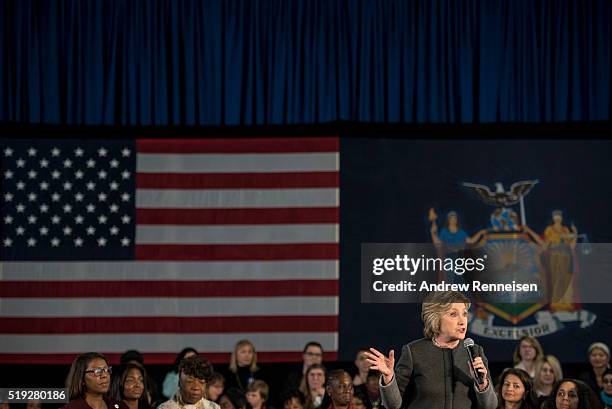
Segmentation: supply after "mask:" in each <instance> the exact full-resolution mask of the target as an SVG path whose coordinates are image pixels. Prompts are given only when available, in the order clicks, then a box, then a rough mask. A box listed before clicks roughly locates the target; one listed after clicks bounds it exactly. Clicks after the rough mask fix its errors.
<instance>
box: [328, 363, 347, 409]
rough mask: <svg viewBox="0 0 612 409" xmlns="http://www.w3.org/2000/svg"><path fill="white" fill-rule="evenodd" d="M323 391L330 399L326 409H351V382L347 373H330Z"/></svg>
mask: <svg viewBox="0 0 612 409" xmlns="http://www.w3.org/2000/svg"><path fill="white" fill-rule="evenodd" d="M325 390H326V392H327V395H328V396H329V397H330V398H331V403H330V404H329V406H328V407H327V409H349V408H352V400H353V380H352V379H351V375H349V373H348V372H346V371H344V370H342V369H336V370H334V371H331V372H330V374H329V376H328V378H327V386H326V387H325Z"/></svg>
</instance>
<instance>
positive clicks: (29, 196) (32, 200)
mask: <svg viewBox="0 0 612 409" xmlns="http://www.w3.org/2000/svg"><path fill="white" fill-rule="evenodd" d="M28 200H29V201H30V202H35V201H36V193H34V192H30V194H29V195H28Z"/></svg>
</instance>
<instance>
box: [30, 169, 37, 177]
mask: <svg viewBox="0 0 612 409" xmlns="http://www.w3.org/2000/svg"><path fill="white" fill-rule="evenodd" d="M36 175H37V173H36V171H35V170H34V169H32V170H31V171H29V172H28V177H29V178H30V179H36Z"/></svg>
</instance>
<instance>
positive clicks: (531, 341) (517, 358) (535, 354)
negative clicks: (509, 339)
mask: <svg viewBox="0 0 612 409" xmlns="http://www.w3.org/2000/svg"><path fill="white" fill-rule="evenodd" d="M543 356H544V350H543V349H542V345H540V342H539V341H538V340H537V339H535V338H534V337H530V336H528V335H525V336H523V337H521V339H519V342H518V343H517V345H516V348H515V349H514V355H513V358H514V367H515V368H517V369H522V370H523V371H525V372H527V373H528V374H529V376H530V377H531V379H534V378H535V365H536V363H537V361H539V360H540V359H542V357H543Z"/></svg>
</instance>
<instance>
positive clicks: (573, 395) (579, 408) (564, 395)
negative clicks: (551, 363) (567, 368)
mask: <svg viewBox="0 0 612 409" xmlns="http://www.w3.org/2000/svg"><path fill="white" fill-rule="evenodd" d="M542 408H543V409H599V408H601V405H600V404H599V400H598V399H597V396H595V393H594V392H593V391H592V390H591V388H590V387H589V386H588V385H587V384H586V383H584V382H582V381H578V380H575V379H562V380H560V381H558V382H556V383H555V386H554V387H553V392H552V393H551V394H550V396H549V397H548V400H547V401H546V402H545V403H544V405H542Z"/></svg>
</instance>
